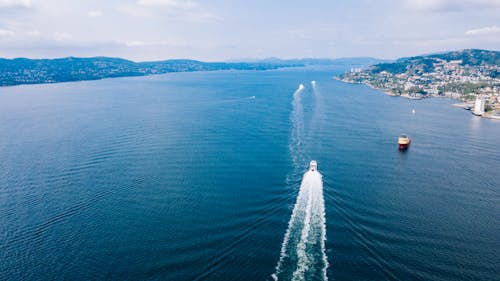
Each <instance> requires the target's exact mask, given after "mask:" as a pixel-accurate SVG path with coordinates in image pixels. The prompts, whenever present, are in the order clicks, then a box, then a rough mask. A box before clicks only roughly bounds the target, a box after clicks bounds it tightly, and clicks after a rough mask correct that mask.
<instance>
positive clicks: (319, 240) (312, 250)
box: [271, 81, 328, 281]
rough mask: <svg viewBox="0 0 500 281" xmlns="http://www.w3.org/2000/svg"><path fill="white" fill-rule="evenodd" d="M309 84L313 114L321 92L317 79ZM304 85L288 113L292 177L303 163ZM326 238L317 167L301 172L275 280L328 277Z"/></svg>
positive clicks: (295, 94)
mask: <svg viewBox="0 0 500 281" xmlns="http://www.w3.org/2000/svg"><path fill="white" fill-rule="evenodd" d="M311 84H312V87H313V90H314V95H315V100H316V109H315V113H314V117H316V116H317V115H318V114H317V112H318V106H319V105H318V103H319V102H320V98H319V95H320V94H319V91H318V90H317V89H316V82H315V81H311ZM303 89H304V85H302V84H301V85H300V86H299V88H298V89H297V90H296V91H295V93H294V94H293V101H292V105H293V109H292V113H291V117H290V119H291V123H292V132H291V139H290V145H289V149H290V154H291V156H292V159H293V162H294V167H295V173H292V174H291V175H290V176H293V177H294V175H296V173H297V172H298V171H299V170H300V169H302V167H303V164H304V161H303V160H304V156H303V153H302V140H303V139H304V116H303V107H302V101H301V92H302V90H303ZM325 241H326V220H325V204H324V198H323V181H322V176H321V174H320V173H319V172H318V171H308V172H306V173H305V174H304V176H303V179H302V183H301V185H300V189H299V193H298V195H297V199H296V202H295V205H294V208H293V211H292V215H291V217H290V220H289V222H288V228H287V230H286V232H285V236H284V238H283V243H282V245H281V252H280V258H279V261H278V264H277V265H276V272H275V273H274V274H272V275H271V276H272V278H273V279H274V280H275V281H277V280H278V279H284V280H308V279H310V278H318V277H319V276H321V277H322V279H323V280H327V275H326V269H327V266H328V261H327V256H326V250H325ZM318 257H321V258H318Z"/></svg>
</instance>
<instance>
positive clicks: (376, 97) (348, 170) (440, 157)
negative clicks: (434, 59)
mask: <svg viewBox="0 0 500 281" xmlns="http://www.w3.org/2000/svg"><path fill="white" fill-rule="evenodd" d="M341 71H343V69H342V68H335V67H331V68H295V69H281V70H272V71H223V72H193V73H175V74H166V75H158V76H149V77H135V78H119V79H106V80H100V81H89V82H76V83H62V84H50V85H32V86H17V87H8V88H0V280H114V279H117V280H272V275H273V274H276V273H277V267H278V265H279V261H280V257H281V256H282V252H283V251H282V248H283V245H284V244H285V246H286V247H285V248H286V249H285V253H293V252H297V245H295V244H298V243H295V244H294V243H293V241H291V242H290V243H288V244H287V243H284V238H285V235H286V233H287V230H288V229H289V227H290V224H289V222H290V221H291V218H292V214H293V211H294V209H295V206H296V203H297V202H298V201H299V200H298V198H297V196H298V195H299V190H300V189H301V188H300V187H301V181H302V177H303V173H304V172H305V171H306V170H307V165H308V163H309V161H310V160H312V159H316V160H317V161H318V164H319V171H320V172H321V174H322V175H323V189H322V191H323V194H322V195H323V198H319V197H318V198H316V199H318V201H317V202H321V200H320V199H324V217H323V218H324V223H325V237H322V236H321V235H320V234H321V229H322V228H321V227H319V226H320V225H321V223H322V221H323V219H322V218H321V209H320V207H321V206H320V205H318V206H319V207H318V209H317V210H315V211H314V209H313V211H312V212H313V214H316V215H319V216H313V217H312V218H313V219H312V220H311V222H312V228H311V229H312V233H313V234H316V236H314V237H315V239H319V240H314V241H313V240H310V241H313V242H314V243H312V242H310V243H309V244H307V245H306V248H305V249H306V250H307V251H308V254H309V256H308V257H310V259H312V260H314V261H315V262H311V263H309V265H311V268H308V269H307V270H308V271H307V272H313V274H311V275H304V276H300V275H299V276H298V277H297V278H298V279H300V278H305V277H308V279H314V280H322V279H325V277H324V276H323V275H322V274H316V273H317V272H322V270H323V269H325V270H326V277H327V278H328V279H330V280H498V276H500V258H499V255H498V252H499V249H500V235H499V233H500V216H499V214H500V150H499V144H500V122H498V121H496V120H487V119H481V118H479V117H475V116H472V115H471V114H470V112H467V111H465V110H461V109H457V108H454V107H452V106H450V105H451V104H452V103H453V102H454V101H452V100H448V99H426V100H421V101H413V100H407V99H402V98H394V97H389V96H386V95H384V94H382V93H381V92H379V91H376V90H373V89H370V88H368V87H366V86H363V85H354V84H345V83H342V82H339V81H335V80H332V79H331V78H332V76H333V75H334V74H336V73H339V72H341ZM312 80H315V81H316V86H315V87H313V85H312V84H311V81H312ZM299 84H304V89H303V90H302V91H300V93H299V95H298V97H299V98H300V99H298V100H297V99H295V98H294V96H295V95H294V93H295V92H296V90H297V87H298V86H299ZM412 109H415V114H412ZM299 113H300V114H299ZM400 133H407V134H408V135H409V136H410V137H411V138H412V144H411V147H410V149H409V150H408V151H406V152H400V151H398V149H397V143H396V142H397V136H398V135H399V134H400ZM302 211H303V210H302V209H300V208H299V210H298V211H297V212H298V213H301V212H302ZM314 212H316V213H314ZM300 218H302V217H301V216H299V219H298V223H297V224H292V228H290V230H291V232H292V234H291V236H294V235H296V237H297V239H298V240H297V241H299V240H300V234H298V233H296V232H297V231H302V228H303V226H304V223H302V224H301V221H300ZM293 225H296V227H295V228H297V229H298V230H295V228H294V226H293ZM311 237H313V236H311ZM323 238H326V240H324V239H323ZM321 244H324V254H325V256H326V261H324V260H323V257H322V253H323V251H322V250H321V249H320V247H321ZM294 247H295V248H294ZM318 247H319V248H318ZM318 249H319V250H318ZM283 260H284V261H285V262H284V263H286V264H285V265H283V266H282V267H281V268H282V269H283V268H285V270H283V272H284V273H283V272H282V273H279V272H278V273H279V274H278V276H279V277H281V275H283V276H285V277H283V278H282V279H279V280H287V279H284V278H290V276H291V275H289V273H291V272H293V271H296V269H297V267H298V266H299V264H298V260H297V259H295V258H294V255H292V256H291V257H290V256H288V258H287V257H285V258H284V259H283ZM287 272H288V273H287ZM280 274H281V275H280Z"/></svg>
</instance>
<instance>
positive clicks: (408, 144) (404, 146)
mask: <svg viewBox="0 0 500 281" xmlns="http://www.w3.org/2000/svg"><path fill="white" fill-rule="evenodd" d="M409 146H410V143H400V144H399V150H407V149H408V147H409Z"/></svg>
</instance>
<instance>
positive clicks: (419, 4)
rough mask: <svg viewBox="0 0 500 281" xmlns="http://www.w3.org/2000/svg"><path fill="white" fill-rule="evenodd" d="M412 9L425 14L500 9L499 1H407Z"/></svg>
mask: <svg viewBox="0 0 500 281" xmlns="http://www.w3.org/2000/svg"><path fill="white" fill-rule="evenodd" d="M406 3H407V6H408V7H409V8H410V9H413V10H418V11H424V12H452V11H461V10H481V9H489V8H500V1H499V0H406Z"/></svg>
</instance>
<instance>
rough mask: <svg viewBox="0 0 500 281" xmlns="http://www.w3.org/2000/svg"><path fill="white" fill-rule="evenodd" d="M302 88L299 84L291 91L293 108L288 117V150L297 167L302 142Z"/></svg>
mask: <svg viewBox="0 0 500 281" xmlns="http://www.w3.org/2000/svg"><path fill="white" fill-rule="evenodd" d="M303 90H304V85H303V84H300V85H299V88H298V89H297V90H296V91H295V92H294V93H293V100H292V107H293V108H292V113H291V118H290V121H291V123H292V134H291V141H290V145H289V150H290V155H291V156H292V159H293V163H294V166H295V167H298V166H299V163H300V162H301V161H302V153H301V151H300V146H301V143H302V137H303V136H302V135H303V131H304V109H303V107H302V97H301V95H300V94H301V93H302V91H303Z"/></svg>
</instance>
